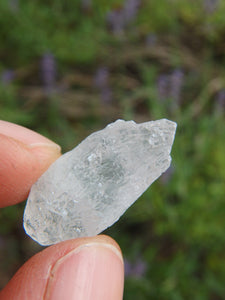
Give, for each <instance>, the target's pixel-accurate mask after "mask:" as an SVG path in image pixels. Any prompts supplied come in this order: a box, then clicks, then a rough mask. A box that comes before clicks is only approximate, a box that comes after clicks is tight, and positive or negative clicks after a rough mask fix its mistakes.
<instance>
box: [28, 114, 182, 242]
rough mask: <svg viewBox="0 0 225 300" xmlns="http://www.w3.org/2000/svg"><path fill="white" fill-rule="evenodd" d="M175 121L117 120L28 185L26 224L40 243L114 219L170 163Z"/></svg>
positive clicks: (87, 232) (86, 232)
mask: <svg viewBox="0 0 225 300" xmlns="http://www.w3.org/2000/svg"><path fill="white" fill-rule="evenodd" d="M175 131H176V123H174V122H172V121H169V120H166V119H162V120H158V121H151V122H146V123H141V124H136V123H135V122H134V121H123V120H117V121H116V122H114V123H112V124H109V125H108V126H107V127H106V128H105V129H103V130H100V131H97V132H95V133H93V134H91V135H90V136H88V137H87V138H86V139H85V140H84V141H83V142H82V143H80V144H79V145H78V146H77V147H76V148H74V149H73V150H71V151H69V152H67V153H65V154H64V155H62V156H61V157H60V158H59V159H58V160H57V161H56V162H55V163H53V164H52V165H51V166H50V167H49V169H48V170H47V171H46V172H45V173H44V174H43V175H42V176H41V177H40V178H39V179H38V180H37V182H36V183H35V184H34V185H33V186H32V188H31V191H30V194H29V197H28V201H27V204H26V208H25V212H24V228H25V231H26V232H27V234H28V235H30V236H31V237H32V238H33V239H34V240H35V241H37V242H38V243H40V244H41V245H51V244H55V243H57V242H60V241H64V240H68V239H72V238H76V237H83V236H93V235H96V234H98V233H100V232H101V231H103V230H104V229H106V228H107V227H109V226H111V225H112V224H113V223H115V222H116V221H117V220H118V219H119V218H120V216H121V215H122V214H123V213H124V212H125V211H126V210H127V208H128V207H129V206H130V205H131V204H133V203H134V202H135V201H136V200H137V199H138V198H139V197H140V196H141V194H142V193H143V192H144V191H145V190H146V189H147V188H148V187H149V186H150V185H151V184H152V182H153V181H155V180H156V179H157V178H158V177H159V176H160V175H161V174H162V173H163V172H165V171H166V170H167V168H168V167H169V165H170V162H171V157H170V151H171V147H172V144H173V140H174V136H175Z"/></svg>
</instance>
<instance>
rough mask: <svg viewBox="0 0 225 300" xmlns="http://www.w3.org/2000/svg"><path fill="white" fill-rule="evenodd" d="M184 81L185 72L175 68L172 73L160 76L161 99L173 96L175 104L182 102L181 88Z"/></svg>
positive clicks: (158, 82) (158, 85) (158, 87)
mask: <svg viewBox="0 0 225 300" xmlns="http://www.w3.org/2000/svg"><path fill="white" fill-rule="evenodd" d="M183 82H184V73H183V72H182V71H181V70H179V69H175V70H174V71H173V72H172V73H171V74H162V75H160V76H159V77H158V81H157V89H158V95H159V98H160V100H165V99H168V98H172V99H173V100H174V103H173V104H174V105H178V104H179V102H180V95H181V90H182V86H183Z"/></svg>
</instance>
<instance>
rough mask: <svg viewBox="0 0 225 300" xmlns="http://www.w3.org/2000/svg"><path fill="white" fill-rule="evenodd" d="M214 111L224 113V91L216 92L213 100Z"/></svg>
mask: <svg viewBox="0 0 225 300" xmlns="http://www.w3.org/2000/svg"><path fill="white" fill-rule="evenodd" d="M215 105H216V110H217V111H220V112H224V111H225V89H222V90H221V91H219V92H218V94H217V96H216V99H215Z"/></svg>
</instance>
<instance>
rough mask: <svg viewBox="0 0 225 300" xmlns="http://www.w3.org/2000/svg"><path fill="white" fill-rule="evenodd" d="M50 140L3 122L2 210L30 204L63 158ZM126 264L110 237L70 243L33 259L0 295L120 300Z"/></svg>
mask: <svg viewBox="0 0 225 300" xmlns="http://www.w3.org/2000/svg"><path fill="white" fill-rule="evenodd" d="M60 153H61V149H60V147H59V146H58V145H57V144H55V143H53V142H52V141H50V140H49V139H47V138H45V137H43V136H41V135H39V134H37V133H35V132H33V131H31V130H29V129H27V128H24V127H21V126H18V125H15V124H12V123H8V122H5V121H1V120H0V207H5V206H10V205H15V204H17V203H19V202H21V201H24V200H25V199H26V197H27V195H28V193H29V190H30V188H31V186H32V184H33V183H34V182H35V181H36V180H37V179H38V178H39V177H40V176H41V174H42V173H43V172H44V171H45V170H46V169H47V168H48V167H49V166H50V165H51V163H53V162H54V161H55V160H56V159H57V158H58V157H59V156H60V155H61V154H60ZM123 284H124V265H123V258H122V254H121V250H120V248H119V246H118V244H117V243H116V242H115V241H114V240H113V239H111V238H110V237H108V236H105V235H99V236H95V237H90V238H79V239H73V240H68V241H65V242H62V243H58V244H56V245H53V246H50V247H48V248H46V249H45V250H43V251H41V252H39V253H38V254H36V255H34V256H33V257H32V258H31V259H29V260H28V261H27V262H26V263H25V264H24V265H23V266H22V267H21V268H20V269H19V270H18V271H17V273H16V274H15V275H14V276H13V278H12V279H11V280H10V281H9V283H8V284H7V285H6V286H5V288H4V289H3V290H2V291H0V300H3V299H4V300H11V299H13V300H26V299H29V300H39V299H42V300H50V299H54V300H58V299H65V300H66V299H69V300H73V299H76V300H81V299H82V300H83V299H85V300H89V299H92V300H97V299H98V300H103V299H104V300H120V299H122V298H123Z"/></svg>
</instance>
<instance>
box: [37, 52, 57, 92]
mask: <svg viewBox="0 0 225 300" xmlns="http://www.w3.org/2000/svg"><path fill="white" fill-rule="evenodd" d="M40 68H41V78H42V81H43V84H44V87H45V88H46V90H47V91H52V89H53V88H54V86H55V80H56V61H55V58H54V56H53V55H52V54H51V53H45V54H44V55H43V56H42V58H41V65H40Z"/></svg>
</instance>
